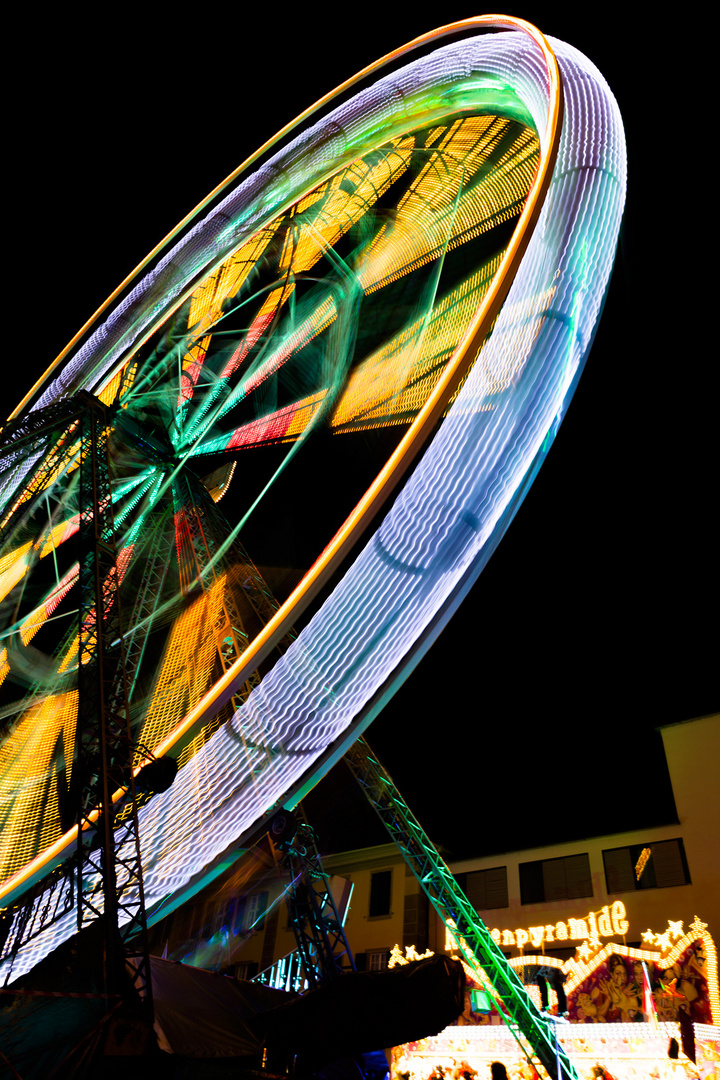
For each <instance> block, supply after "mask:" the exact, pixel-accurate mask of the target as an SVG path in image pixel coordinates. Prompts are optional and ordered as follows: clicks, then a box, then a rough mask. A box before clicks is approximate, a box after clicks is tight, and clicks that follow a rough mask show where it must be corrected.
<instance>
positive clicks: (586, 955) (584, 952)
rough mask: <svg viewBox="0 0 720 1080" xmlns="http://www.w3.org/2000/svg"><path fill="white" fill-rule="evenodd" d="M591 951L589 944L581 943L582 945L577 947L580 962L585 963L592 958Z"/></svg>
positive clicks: (586, 942) (587, 942)
mask: <svg viewBox="0 0 720 1080" xmlns="http://www.w3.org/2000/svg"><path fill="white" fill-rule="evenodd" d="M593 951H594V950H593V949H592V948H591V947H590V942H589V941H583V943H582V945H579V946H578V950H577V954H578V956H579V957H580V958H581V959H582V960H585V961H586V962H587V961H588V960H589V959H590V957H591V956H592V954H593Z"/></svg>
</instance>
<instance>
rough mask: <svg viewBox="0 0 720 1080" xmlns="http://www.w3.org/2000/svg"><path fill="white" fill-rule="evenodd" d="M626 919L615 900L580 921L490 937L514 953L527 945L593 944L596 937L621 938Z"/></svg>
mask: <svg viewBox="0 0 720 1080" xmlns="http://www.w3.org/2000/svg"><path fill="white" fill-rule="evenodd" d="M626 915H627V912H626V910H625V905H624V904H623V902H622V900H616V901H615V903H614V904H612V905H610V904H605V906H604V907H603V908H601V909H600V911H589V912H588V913H587V915H586V916H585V917H584V918H582V919H572V918H571V919H567V921H560V922H556V923H547V924H546V925H545V926H529V927H527V929H522V928H521V927H520V928H518V929H517V930H497V929H495V930H491V931H490V935H491V937H492V938H493V941H495V943H496V944H497V945H500V946H502V947H504V948H507V946H508V945H515V946H516V947H517V948H518V949H524V948H525V946H526V945H527V944H528V942H529V943H530V944H531V945H532V947H533V948H534V949H539V948H540V946H541V945H542V944H543V942H545V943H546V944H548V945H550V944H554V943H555V942H556V941H574V940H580V941H582V940H586V939H589V940H591V941H597V940H598V938H600V937H613V936H614V935H616V934H618V935H620V936H623V937H624V935H625V934H626V933H627V931H628V927H629V925H630V924H629V922H628V921H627V918H626Z"/></svg>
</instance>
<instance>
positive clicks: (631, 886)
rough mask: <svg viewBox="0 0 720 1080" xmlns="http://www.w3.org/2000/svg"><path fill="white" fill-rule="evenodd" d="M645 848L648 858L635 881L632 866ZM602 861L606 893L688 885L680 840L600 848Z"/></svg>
mask: <svg viewBox="0 0 720 1080" xmlns="http://www.w3.org/2000/svg"><path fill="white" fill-rule="evenodd" d="M644 848H649V849H650V857H649V858H648V860H647V862H646V863H645V866H644V868H643V870H642V873H641V874H640V879H639V880H638V877H637V874H636V873H635V867H636V866H637V863H638V860H639V859H640V855H641V854H642V852H643V850H644ZM603 862H604V863H605V881H606V883H607V891H608V893H617V892H634V891H635V889H668V888H670V887H671V886H672V885H689V884H690V873H689V871H688V865H687V859H686V858H685V847H684V845H683V842H682V840H680V839H677V840H661V841H660V842H659V843H656V844H632V845H631V846H630V847H622V848H610V849H609V850H608V851H603Z"/></svg>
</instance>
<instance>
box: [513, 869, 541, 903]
mask: <svg viewBox="0 0 720 1080" xmlns="http://www.w3.org/2000/svg"><path fill="white" fill-rule="evenodd" d="M519 869H520V903H522V904H541V903H542V902H543V900H544V899H545V889H544V887H543V864H542V862H528V863H520V867H519Z"/></svg>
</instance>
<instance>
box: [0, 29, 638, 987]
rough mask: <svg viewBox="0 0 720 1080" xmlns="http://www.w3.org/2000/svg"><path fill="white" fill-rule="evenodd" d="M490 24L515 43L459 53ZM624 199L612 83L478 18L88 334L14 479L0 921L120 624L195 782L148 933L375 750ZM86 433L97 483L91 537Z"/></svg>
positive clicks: (63, 853)
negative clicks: (99, 660) (383, 718)
mask: <svg viewBox="0 0 720 1080" xmlns="http://www.w3.org/2000/svg"><path fill="white" fill-rule="evenodd" d="M485 26H491V27H493V28H495V29H501V30H504V31H506V32H503V33H497V34H492V35H483V36H471V37H468V36H467V35H468V33H469V31H471V30H475V29H483V28H484V27H485ZM445 39H447V44H444V43H442V42H444V40H445ZM429 44H436V45H437V46H438V47H437V48H436V49H435V50H434V51H432V52H429V53H428V54H426V55H425V54H424V55H421V56H420V58H419V59H415V60H412V61H411V62H409V63H408V62H406V54H407V56H410V55H411V54H412V53H413V52H414V50H415V49H416V48H418V47H419V45H422V46H423V47H427V46H428V45H429ZM555 57H557V63H559V66H560V71H561V72H562V86H563V93H564V116H563V109H562V101H563V93H561V90H560V79H559V77H558V69H557V65H556V60H555ZM624 185H625V150H624V139H623V134H622V125H621V122H620V118H619V115H618V112H617V107H616V105H615V103H614V100H613V98H612V95H611V94H610V93H609V91H608V89H607V87H606V85H605V83H604V81H603V80H602V77H601V76H600V75H599V74H598V73H597V71H596V70H595V69H594V68H593V66H592V65H591V64H590V63H589V62H588V61H587V60H585V58H584V57H582V56H580V54H578V53H577V52H575V50H573V49H571V48H569V47H568V46H564V45H562V44H561V43H559V42H553V43H552V48H550V47H549V46H548V44H547V42H546V41H545V39H544V38H542V36H541V35H540V34H538V33H537V31H534V30H533V29H532V28H528V26H527V24H523V23H521V22H519V21H517V20H504V21H501V22H500V23H498V22H497V19H492V17H487V18H486V19H477V20H471V21H469V22H468V23H467V24H461V25H456V26H454V27H450V28H443V29H442V30H440V31H438V32H436V34H434V35H427V36H426V37H425V38H423V39H419V40H418V42H415V43H411V44H410V45H409V46H407V47H405V48H404V49H401V50H398V51H397V53H395V54H393V55H392V56H390V57H385V58H383V60H382V61H379V62H378V63H377V64H376V65H372V68H371V69H367V70H366V71H365V72H362V73H360V75H359V76H358V77H356V79H354V80H350V82H349V83H348V84H345V85H344V86H343V87H341V88H339V91H338V92H337V93H336V95H330V96H329V98H328V100H324V101H323V102H320V103H318V104H317V106H315V107H313V109H312V110H308V111H307V113H304V114H303V115H302V116H301V117H300V118H299V119H298V121H297V122H296V123H295V125H294V126H293V125H291V126H289V127H288V129H284V130H283V132H281V133H280V134H279V136H278V137H277V138H276V139H275V140H273V141H272V142H271V143H270V144H266V146H265V147H263V148H261V151H259V152H258V154H257V155H253V158H251V159H249V161H248V162H246V163H245V164H244V165H243V166H241V168H240V169H239V170H237V172H236V173H234V174H233V175H232V176H231V177H230V178H228V180H227V181H225V183H224V184H222V185H221V186H220V187H219V188H218V189H217V190H216V191H215V192H213V193H212V195H211V196H210V197H209V198H208V200H206V201H205V202H204V203H203V204H202V205H201V207H199V208H198V209H197V210H196V211H195V213H194V214H193V215H190V217H189V218H188V219H186V220H185V222H183V223H182V224H181V226H179V227H178V229H177V230H175V231H174V232H173V234H171V236H170V237H169V238H167V240H166V242H165V243H164V244H163V245H161V246H160V247H159V248H158V249H156V250H155V251H154V252H153V253H151V256H149V257H148V259H147V260H145V262H144V263H143V264H142V265H141V267H140V268H139V269H138V272H137V273H136V274H135V275H134V276H133V277H132V278H131V279H129V280H128V281H127V282H125V283H124V284H123V286H122V287H121V288H120V289H119V290H118V292H117V294H115V295H114V296H113V297H112V298H111V300H110V301H108V304H107V305H105V306H104V308H103V309H102V310H101V312H99V313H98V315H97V317H96V318H95V319H94V320H93V321H92V322H91V324H89V325H88V326H87V327H85V328H83V331H81V333H80V334H79V335H78V337H77V338H76V339H75V340H74V341H73V342H72V343H71V345H70V346H69V347H68V349H67V350H66V351H65V353H64V354H63V355H62V356H61V357H60V358H59V360H58V361H57V362H56V363H55V364H54V365H53V366H52V368H51V369H50V370H49V372H48V373H47V375H46V377H45V378H44V379H43V380H41V383H40V384H38V386H37V387H35V388H33V391H31V393H30V394H29V395H28V397H27V398H26V399H25V400H24V402H23V403H22V404H21V406H20V407H19V408H18V409H17V410H16V412H15V414H14V415H13V417H12V418H11V421H10V424H9V427H7V428H6V433H5V434H6V443H5V448H4V451H3V457H2V459H1V460H0V507H1V511H0V513H1V517H0V530H2V534H1V535H2V548H1V549H0V600H1V601H2V604H3V613H4V619H3V626H2V630H3V637H2V640H0V681H1V682H2V687H1V688H0V689H1V692H2V694H3V697H2V702H1V708H2V714H1V716H2V720H1V722H2V725H3V729H2V730H3V739H2V745H1V746H0V832H1V839H0V883H4V884H0V906H3V905H6V904H8V903H10V902H12V901H14V900H15V899H17V898H18V897H20V896H22V894H23V891H24V890H25V889H27V888H28V887H29V885H30V884H31V883H32V882H33V881H37V880H39V879H41V878H42V876H43V875H44V874H46V873H48V872H49V871H50V870H51V869H52V868H53V866H55V865H57V864H59V863H60V862H62V860H63V859H64V858H66V857H67V855H68V852H69V851H70V850H71V848H72V844H73V843H74V842H75V841H74V839H73V837H74V833H73V824H72V821H71V816H70V812H69V809H68V808H69V806H70V805H71V800H70V792H71V790H72V785H73V769H74V756H75V751H74V747H75V741H76V730H77V728H78V700H79V693H80V691H79V683H80V681H81V677H82V671H83V665H84V664H86V663H88V662H90V660H91V657H92V654H93V650H94V649H95V648H96V631H95V627H96V625H97V623H98V622H99V621H101V620H104V619H106V618H107V619H116V621H114V622H113V623H112V627H113V629H112V633H111V635H110V636H111V637H114V640H115V643H117V642H121V643H122V649H123V652H124V663H125V671H126V690H127V709H128V716H129V723H130V727H131V731H132V741H133V746H134V747H135V755H136V765H137V767H138V768H140V766H141V765H142V763H143V761H144V760H147V759H148V758H149V757H163V756H170V757H172V758H174V759H175V760H176V761H177V763H178V765H179V773H178V777H177V780H176V782H175V783H174V784H173V785H172V787H170V788H169V789H168V790H167V791H166V792H164V793H158V794H156V795H155V797H154V798H151V799H149V801H148V802H147V803H146V804H145V805H144V806H142V808H141V809H140V818H141V822H140V826H141V835H142V837H143V859H144V865H145V879H146V899H147V903H148V906H149V907H152V906H153V905H158V907H160V906H161V905H162V904H163V903H164V902H165V900H166V898H167V897H168V896H171V895H175V894H180V893H182V892H183V890H188V889H191V888H192V887H193V882H197V881H201V880H203V879H204V878H205V879H206V875H207V874H208V873H209V872H211V871H210V870H209V868H212V867H213V866H215V865H218V864H220V863H221V862H222V860H223V859H224V858H226V857H227V852H228V851H229V850H232V849H233V846H237V845H238V844H240V843H241V841H242V838H243V836H245V835H246V834H247V833H248V831H249V830H251V829H252V828H253V827H256V826H257V824H258V822H259V821H260V820H261V819H262V818H263V816H266V815H268V814H270V813H271V812H272V811H273V809H274V808H276V807H277V806H278V805H282V804H283V803H288V802H289V801H292V800H297V799H298V798H300V797H301V795H302V792H303V791H304V790H305V789H306V788H307V786H308V784H310V783H311V782H313V781H314V780H315V779H316V778H317V776H319V775H321V774H322V772H323V771H324V770H326V769H327V768H329V766H330V764H332V762H333V761H334V760H336V759H337V758H338V757H339V756H340V755H341V754H342V753H343V751H344V749H345V748H347V746H348V745H350V744H351V743H352V741H353V740H354V739H355V738H356V737H357V734H358V733H359V732H360V731H361V730H362V729H363V727H364V726H366V725H367V724H368V723H369V722H370V721H371V719H372V718H373V716H374V715H376V714H377V712H378V711H379V710H380V709H381V708H382V706H383V704H384V702H385V701H386V700H387V699H388V698H389V696H390V695H391V694H392V692H393V691H394V689H395V687H396V686H397V685H398V683H399V681H401V679H402V678H403V676H404V673H405V672H406V671H407V670H408V667H409V666H411V665H412V664H414V663H416V662H417V660H418V658H419V656H420V655H422V653H423V651H424V650H426V649H427V648H428V647H429V644H430V643H431V641H432V640H433V638H434V636H436V634H437V633H438V632H439V630H440V628H441V627H442V626H443V625H444V624H445V623H446V622H447V620H448V619H449V618H450V617H451V615H452V612H453V611H454V610H455V608H456V607H457V605H458V604H459V603H460V602H461V600H462V597H463V596H464V595H465V593H466V592H467V591H468V589H469V588H470V585H471V583H472V582H473V581H474V580H475V578H476V577H477V575H478V574H479V572H480V571H481V569H482V567H483V566H484V564H485V562H486V561H487V558H488V557H489V555H490V554H491V552H492V550H494V547H495V546H496V544H497V543H498V541H499V539H500V538H501V536H502V534H503V533H504V531H505V529H506V528H507V525H508V524H509V522H510V520H511V519H512V516H513V514H514V512H515V510H516V509H517V507H518V505H519V504H520V502H521V500H522V497H523V495H524V493H525V492H526V490H527V488H528V486H529V484H530V483H531V482H532V479H533V477H534V475H535V474H536V472H537V469H538V468H539V466H540V464H541V463H542V461H543V459H544V456H545V454H546V452H547V449H548V448H549V445H550V443H551V442H552V438H553V436H554V434H555V431H556V429H557V426H558V424H559V422H560V419H561V418H562V415H563V412H564V409H565V407H566V405H567V402H568V400H569V398H570V396H571V395H572V392H573V390H574V387H575V385H576V382H577V379H578V378H579V375H580V372H581V370H582V366H583V364H584V361H585V358H586V356H587V353H588V351H589V347H590V343H591V340H592V335H593V330H594V327H595V325H596V322H597V319H598V318H599V313H600V309H601V306H602V300H603V296H604V293H605V289H606V287H607V282H608V279H609V275H610V271H611V267H612V261H613V257H614V249H615V244H616V240H617V234H618V230H619V223H620V217H621V214H622V208H623V204H624ZM91 407H92V408H93V409H94V410H95V412H96V414H97V416H98V417H99V419H98V421H97V427H98V430H101V431H102V432H103V436H102V438H103V453H104V454H105V460H106V462H107V476H108V488H107V491H106V492H105V494H104V495H101V496H97V495H96V496H95V497H94V502H92V505H90V500H89V496H88V495H87V487H86V486H85V484H84V481H83V480H82V474H83V467H82V463H83V455H84V453H85V451H84V447H83V441H82V438H81V434H80V431H81V426H82V423H81V420H80V419H79V418H78V417H79V414H80V413H81V412H82V410H84V409H87V408H91ZM8 431H9V432H10V435H9V437H8V435H7V433H8ZM373 447H377V448H378V449H379V450H380V451H381V452H382V454H383V458H382V460H380V461H378V460H376V459H375V458H374V457H373V451H372V448H373ZM391 496H392V497H393V498H394V502H393V503H392V505H391ZM326 504H330V509H329V511H328V512H327V513H324V512H321V508H322V507H323V506H325V505H326ZM304 506H308V507H309V509H308V510H307V511H304V510H303V507H304ZM101 507H102V514H101V510H100V508H101ZM381 511H382V513H381ZM93 514H94V515H95V518H96V523H97V522H100V523H101V524H102V528H101V529H100V531H101V533H102V536H101V537H100V541H99V542H100V543H101V544H102V543H105V544H107V545H112V547H113V549H114V550H113V555H112V566H110V564H108V569H107V572H106V575H105V578H104V579H103V581H102V582H101V584H100V586H99V592H98V594H97V595H98V596H100V595H102V596H103V597H104V598H105V600H104V604H105V606H104V607H102V608H101V606H100V602H99V601H98V602H97V603H96V604H95V606H93V607H91V608H88V609H86V610H83V606H82V600H81V598H80V592H81V575H82V552H81V549H80V546H79V545H80V537H81V533H82V525H83V521H84V520H87V519H88V517H90V518H92V516H93ZM383 514H384V515H385V516H384V517H383V516H382V515H383ZM299 518H301V519H302V520H303V525H305V524H307V523H309V522H313V523H315V522H319V524H318V525H317V526H314V527H313V528H312V529H308V528H304V529H298V530H297V531H295V529H294V523H295V522H296V521H297V520H298V519H299ZM361 542H362V544H364V545H365V546H364V547H362V549H360V545H361ZM312 545H314V547H313V546H312ZM111 612H112V614H111ZM78 613H79V614H78ZM116 796H117V799H118V803H119V804H120V803H121V802H122V792H117V793H116ZM76 832H77V830H76V829H75V833H76ZM71 924H72V920H71V919H70V921H69V922H68V924H67V926H65V924H64V923H63V921H62V920H60V921H59V922H58V923H56V924H55V928H54V929H52V930H51V931H48V933H47V934H46V935H42V936H41V938H40V939H38V940H36V941H34V942H33V943H31V945H29V946H28V947H27V949H26V954H27V955H26V957H25V959H24V960H22V962H21V965H20V967H18V966H17V961H16V969H15V970H16V972H18V973H20V971H21V970H22V964H24V965H25V969H27V968H28V967H30V966H32V964H34V963H35V962H37V960H38V959H39V958H40V957H41V956H42V955H44V954H45V953H46V952H47V951H49V949H50V948H52V947H53V946H54V945H55V944H56V943H57V942H58V940H61V939H62V935H63V934H64V935H67V934H68V933H70V932H71Z"/></svg>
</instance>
